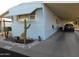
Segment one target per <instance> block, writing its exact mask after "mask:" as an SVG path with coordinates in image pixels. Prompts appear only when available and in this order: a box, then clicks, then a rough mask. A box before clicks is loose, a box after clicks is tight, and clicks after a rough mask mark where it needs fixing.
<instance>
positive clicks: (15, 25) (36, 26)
mask: <svg viewBox="0 0 79 59" xmlns="http://www.w3.org/2000/svg"><path fill="white" fill-rule="evenodd" d="M29 23H30V24H31V26H30V28H29V29H28V31H27V36H28V37H30V38H34V39H38V36H40V37H41V39H45V35H44V19H43V10H42V8H41V9H38V10H36V18H35V21H29ZM23 31H24V24H23V22H20V21H17V18H16V16H13V22H12V33H13V36H21V34H22V33H23Z"/></svg>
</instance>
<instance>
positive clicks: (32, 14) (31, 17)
mask: <svg viewBox="0 0 79 59" xmlns="http://www.w3.org/2000/svg"><path fill="white" fill-rule="evenodd" d="M34 20H35V12H33V13H31V14H30V21H34Z"/></svg>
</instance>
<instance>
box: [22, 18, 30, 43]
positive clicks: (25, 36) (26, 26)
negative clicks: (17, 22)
mask: <svg viewBox="0 0 79 59" xmlns="http://www.w3.org/2000/svg"><path fill="white" fill-rule="evenodd" d="M30 26H31V24H29V25H27V21H26V19H25V20H24V43H26V39H27V29H28V28H30Z"/></svg>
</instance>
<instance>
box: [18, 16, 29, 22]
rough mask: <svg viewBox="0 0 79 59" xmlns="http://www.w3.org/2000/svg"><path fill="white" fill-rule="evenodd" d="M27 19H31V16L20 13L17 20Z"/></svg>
mask: <svg viewBox="0 0 79 59" xmlns="http://www.w3.org/2000/svg"><path fill="white" fill-rule="evenodd" d="M25 19H26V20H27V21H29V18H28V16H27V15H19V16H17V20H18V21H24V20H25Z"/></svg>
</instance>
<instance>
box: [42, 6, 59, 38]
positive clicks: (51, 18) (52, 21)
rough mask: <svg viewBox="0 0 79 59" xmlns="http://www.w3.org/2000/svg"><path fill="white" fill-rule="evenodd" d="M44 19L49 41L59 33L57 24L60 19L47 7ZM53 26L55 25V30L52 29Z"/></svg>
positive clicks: (46, 35)
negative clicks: (53, 35)
mask: <svg viewBox="0 0 79 59" xmlns="http://www.w3.org/2000/svg"><path fill="white" fill-rule="evenodd" d="M44 19H45V38H46V39H47V38H48V37H50V36H51V35H52V34H54V33H55V32H56V31H57V27H58V25H57V23H56V19H57V20H58V17H56V16H55V15H54V13H53V12H52V11H51V10H50V9H49V8H48V7H47V6H46V5H44ZM52 25H54V29H53V28H52Z"/></svg>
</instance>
